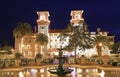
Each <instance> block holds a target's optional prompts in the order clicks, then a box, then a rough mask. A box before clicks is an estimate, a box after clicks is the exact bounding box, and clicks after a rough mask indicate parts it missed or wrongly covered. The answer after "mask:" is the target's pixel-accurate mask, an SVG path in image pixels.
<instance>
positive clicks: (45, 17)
mask: <svg viewBox="0 0 120 77" xmlns="http://www.w3.org/2000/svg"><path fill="white" fill-rule="evenodd" d="M37 14H38V19H37V24H38V33H45V34H46V35H47V34H48V33H49V31H48V30H49V25H50V20H49V16H50V14H49V12H48V11H40V12H37ZM82 14H83V10H76V11H71V20H70V23H74V24H78V23H79V22H80V21H84V19H83V16H82ZM79 25H80V24H79ZM81 25H82V24H81Z"/></svg>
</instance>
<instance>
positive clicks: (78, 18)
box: [70, 10, 87, 31]
mask: <svg viewBox="0 0 120 77" xmlns="http://www.w3.org/2000/svg"><path fill="white" fill-rule="evenodd" d="M82 14H83V10H74V11H71V20H70V23H73V24H74V25H73V26H80V27H81V28H82V29H83V30H84V31H87V24H86V23H85V21H84V18H83V16H82Z"/></svg>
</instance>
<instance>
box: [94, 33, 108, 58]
mask: <svg viewBox="0 0 120 77" xmlns="http://www.w3.org/2000/svg"><path fill="white" fill-rule="evenodd" d="M94 45H95V46H96V49H97V52H98V56H99V57H101V56H102V50H101V49H102V47H103V48H105V47H106V46H107V47H109V46H110V44H109V42H108V38H107V36H103V35H101V34H99V33H98V35H96V37H95V38H94Z"/></svg>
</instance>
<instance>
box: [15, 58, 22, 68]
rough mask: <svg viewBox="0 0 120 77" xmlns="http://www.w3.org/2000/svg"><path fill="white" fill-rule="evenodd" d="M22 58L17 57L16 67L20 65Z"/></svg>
mask: <svg viewBox="0 0 120 77" xmlns="http://www.w3.org/2000/svg"><path fill="white" fill-rule="evenodd" d="M20 62H21V60H20V59H15V67H19V66H20Z"/></svg>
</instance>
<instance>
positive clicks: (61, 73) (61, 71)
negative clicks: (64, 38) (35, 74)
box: [48, 48, 73, 76]
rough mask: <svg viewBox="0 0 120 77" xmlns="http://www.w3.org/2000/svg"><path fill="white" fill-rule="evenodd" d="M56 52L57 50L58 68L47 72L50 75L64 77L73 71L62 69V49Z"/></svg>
mask: <svg viewBox="0 0 120 77" xmlns="http://www.w3.org/2000/svg"><path fill="white" fill-rule="evenodd" d="M58 50H59V57H58V59H59V64H58V68H56V69H49V70H48V71H49V72H50V73H51V74H56V75H58V76H64V75H66V74H69V73H71V72H72V71H73V69H68V68H66V69H64V68H63V61H62V59H63V58H64V57H62V48H60V49H58Z"/></svg>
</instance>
